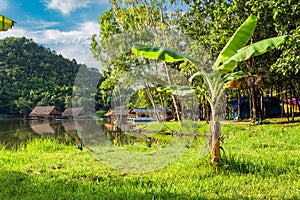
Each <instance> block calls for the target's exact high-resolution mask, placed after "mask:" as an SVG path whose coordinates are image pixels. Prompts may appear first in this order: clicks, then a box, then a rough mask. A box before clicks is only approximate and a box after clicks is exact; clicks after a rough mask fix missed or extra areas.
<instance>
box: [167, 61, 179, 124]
mask: <svg viewBox="0 0 300 200" xmlns="http://www.w3.org/2000/svg"><path fill="white" fill-rule="evenodd" d="M164 65H165V68H166V75H167V78H168V81H169V85H173V81H172V77H171V75H170V68H169V66H168V65H167V63H164ZM171 97H172V100H173V105H174V108H175V115H176V117H177V120H178V122H179V123H180V115H179V108H178V104H177V100H176V97H175V95H174V94H172V95H171Z"/></svg>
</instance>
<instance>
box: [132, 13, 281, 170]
mask: <svg viewBox="0 0 300 200" xmlns="http://www.w3.org/2000/svg"><path fill="white" fill-rule="evenodd" d="M256 23H257V17H256V16H254V15H250V16H249V17H248V18H247V19H246V21H245V22H244V23H243V24H242V25H241V26H240V27H239V28H238V29H237V30H236V32H235V33H234V34H233V35H232V37H231V38H230V39H229V41H228V42H227V44H226V45H225V47H224V48H223V50H222V51H221V52H220V54H219V55H218V57H217V59H216V61H215V62H214V64H213V65H212V68H211V69H212V71H211V72H210V73H208V72H206V71H204V70H203V68H202V67H201V66H199V65H200V62H199V61H198V60H197V59H195V58H192V57H190V56H189V55H186V54H184V53H181V52H177V51H173V50H171V49H168V48H162V47H155V46H149V45H143V44H134V45H133V48H132V51H133V52H134V53H136V54H138V55H141V56H144V57H146V58H151V59H158V60H161V61H164V62H178V61H188V62H191V63H193V64H194V65H196V66H198V68H199V69H200V70H199V71H198V72H196V73H195V74H193V75H192V76H191V77H190V78H189V81H192V80H193V79H194V78H195V77H197V76H202V77H203V79H204V82H205V84H206V85H207V87H208V88H209V95H207V94H206V93H204V95H205V97H206V99H207V101H208V102H209V104H210V107H211V119H210V134H211V140H210V141H211V142H210V146H211V157H212V158H211V164H212V165H218V164H219V163H220V162H221V154H220V138H221V127H220V109H222V106H221V104H220V103H221V102H220V100H221V98H222V96H224V90H225V89H224V84H225V83H227V82H229V81H232V80H234V79H236V78H238V77H241V76H243V75H244V73H243V72H242V71H238V72H233V71H234V70H235V69H236V68H237V66H238V62H241V61H245V60H247V59H249V58H252V57H255V56H258V55H261V54H263V53H266V52H268V51H270V50H272V49H274V48H275V47H277V46H278V45H279V44H281V43H282V42H284V40H285V38H286V36H281V37H274V38H269V39H265V40H262V41H259V42H256V43H253V44H250V45H247V46H246V44H247V43H248V42H249V40H250V38H251V36H252V35H253V33H254V30H255V27H256ZM165 88H167V89H171V90H173V91H174V93H176V92H178V90H184V91H187V90H190V91H194V90H195V88H194V87H187V86H184V88H182V86H177V87H174V86H169V88H168V86H167V87H165Z"/></svg>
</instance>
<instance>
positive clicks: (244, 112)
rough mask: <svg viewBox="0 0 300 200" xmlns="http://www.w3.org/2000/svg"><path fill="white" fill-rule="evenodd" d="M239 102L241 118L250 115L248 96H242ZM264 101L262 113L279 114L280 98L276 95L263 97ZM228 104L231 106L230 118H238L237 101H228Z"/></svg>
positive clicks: (266, 114)
mask: <svg viewBox="0 0 300 200" xmlns="http://www.w3.org/2000/svg"><path fill="white" fill-rule="evenodd" d="M240 103H241V118H249V117H250V106H249V98H248V97H242V98H241V99H240ZM263 103H264V115H265V116H276V115H280V114H281V106H280V100H279V99H278V98H276V97H263ZM229 105H231V106H232V108H233V114H232V119H237V118H238V101H237V100H234V101H231V102H229Z"/></svg>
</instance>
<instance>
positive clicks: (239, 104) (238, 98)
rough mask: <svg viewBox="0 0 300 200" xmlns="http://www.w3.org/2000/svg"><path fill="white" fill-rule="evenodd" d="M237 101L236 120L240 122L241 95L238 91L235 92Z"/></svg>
mask: <svg viewBox="0 0 300 200" xmlns="http://www.w3.org/2000/svg"><path fill="white" fill-rule="evenodd" d="M237 101H238V115H237V117H238V118H237V119H238V120H241V94H240V90H239V89H238V90H237Z"/></svg>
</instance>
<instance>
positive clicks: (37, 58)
mask: <svg viewBox="0 0 300 200" xmlns="http://www.w3.org/2000/svg"><path fill="white" fill-rule="evenodd" d="M79 70H80V71H81V75H82V76H83V77H88V78H90V77H94V78H95V79H97V82H98V81H99V80H100V73H99V72H98V70H96V69H93V68H87V67H86V66H85V65H82V64H78V63H77V62H76V61H75V60H74V59H73V60H68V59H66V58H64V57H63V56H62V55H58V54H57V53H56V52H55V51H52V50H50V49H49V48H45V47H43V46H40V45H38V44H36V43H35V42H34V41H33V40H31V39H27V38H24V37H23V38H13V37H9V38H6V39H4V40H0V116H27V115H28V113H29V112H30V111H31V110H32V108H34V107H35V106H37V105H41V106H42V105H51V106H52V105H53V106H56V107H57V108H58V109H59V110H60V111H63V110H64V109H65V108H66V107H71V106H72V103H73V105H78V106H81V105H82V104H84V102H86V101H95V96H97V97H98V99H99V101H98V103H97V104H96V107H97V109H99V108H100V107H101V106H102V105H101V99H100V98H99V95H96V91H97V90H96V86H93V85H91V84H90V83H89V82H88V81H81V83H77V86H78V85H80V87H76V90H77V92H76V94H75V95H74V93H73V89H74V82H75V80H76V77H77V73H78V71H79ZM77 79H78V78H77ZM77 82H78V80H77ZM89 84H90V85H89ZM93 84H94V83H93ZM96 84H97V83H96ZM91 87H94V88H95V89H94V92H93V94H84V95H83V94H82V91H80V90H84V89H86V88H91ZM84 92H86V91H84ZM76 95H77V96H76ZM72 100H73V101H76V102H72Z"/></svg>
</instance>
